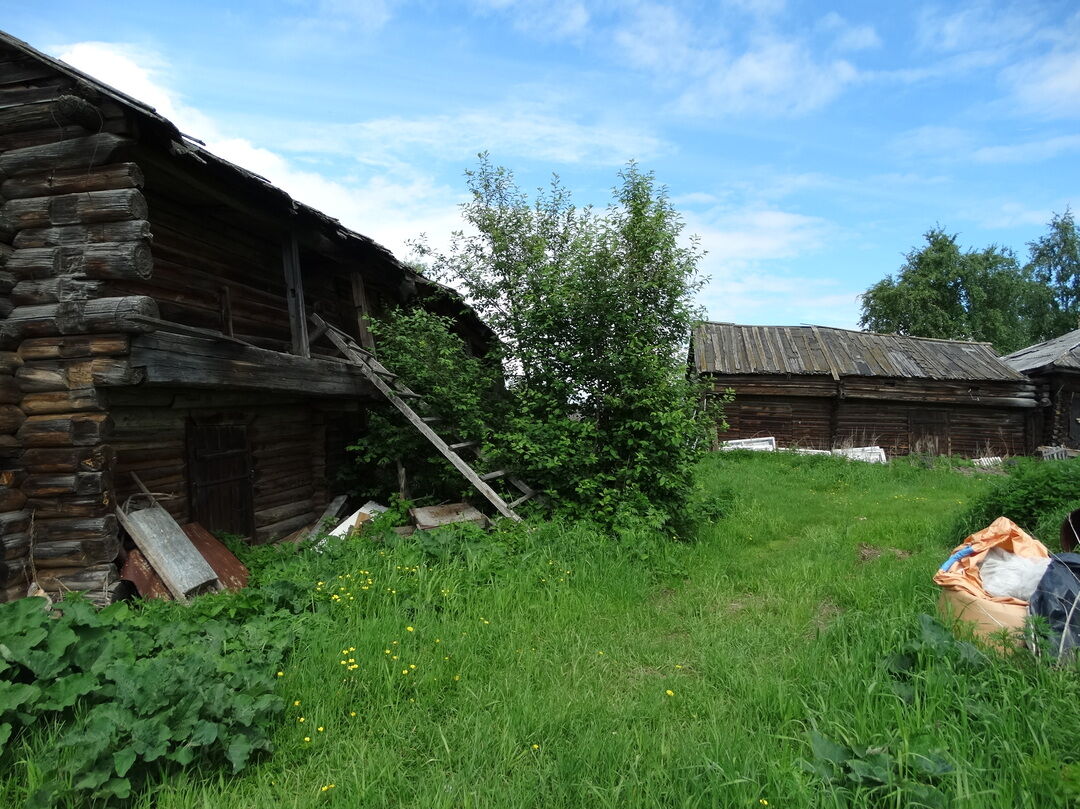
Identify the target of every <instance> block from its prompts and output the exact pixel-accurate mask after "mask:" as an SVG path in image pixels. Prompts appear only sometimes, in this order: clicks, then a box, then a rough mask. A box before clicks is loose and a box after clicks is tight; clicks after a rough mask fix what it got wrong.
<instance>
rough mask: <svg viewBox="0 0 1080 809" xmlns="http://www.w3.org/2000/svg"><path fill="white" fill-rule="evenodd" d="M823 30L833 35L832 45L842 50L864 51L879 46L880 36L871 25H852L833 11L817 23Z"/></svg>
mask: <svg viewBox="0 0 1080 809" xmlns="http://www.w3.org/2000/svg"><path fill="white" fill-rule="evenodd" d="M818 27H819V28H821V29H822V30H823V31H826V32H827V33H830V34H832V35H833V37H834V39H833V46H834V47H835V48H837V50H842V51H864V50H869V49H871V48H880V47H881V37H879V36H878V33H877V31H876V30H874V26H872V25H853V24H852V23H850V22H848V21H847V20H846V19H844V18H843V17H842V16H840V15H839V14H837V13H836V12H835V11H830V12H829V13H828V14H826V15H825V16H824V17H822V18H821V21H820V22H819V23H818Z"/></svg>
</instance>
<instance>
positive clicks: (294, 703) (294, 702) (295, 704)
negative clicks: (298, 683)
mask: <svg viewBox="0 0 1080 809" xmlns="http://www.w3.org/2000/svg"><path fill="white" fill-rule="evenodd" d="M293 706H294V707H296V708H299V707H300V700H293Z"/></svg>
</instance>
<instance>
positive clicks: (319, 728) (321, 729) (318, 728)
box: [315, 725, 326, 733]
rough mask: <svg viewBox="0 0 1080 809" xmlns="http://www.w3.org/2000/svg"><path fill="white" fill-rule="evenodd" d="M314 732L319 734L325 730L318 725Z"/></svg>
mask: <svg viewBox="0 0 1080 809" xmlns="http://www.w3.org/2000/svg"><path fill="white" fill-rule="evenodd" d="M315 730H317V731H319V733H322V732H323V731H324V730H326V728H324V727H323V726H322V725H319V726H318V727H317V728H315Z"/></svg>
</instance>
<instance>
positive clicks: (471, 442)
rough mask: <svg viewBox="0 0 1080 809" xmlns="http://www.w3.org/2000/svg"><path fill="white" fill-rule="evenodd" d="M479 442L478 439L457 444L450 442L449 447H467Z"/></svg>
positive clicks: (476, 444)
mask: <svg viewBox="0 0 1080 809" xmlns="http://www.w3.org/2000/svg"><path fill="white" fill-rule="evenodd" d="M479 444H480V442H479V441H462V442H461V443H459V444H451V445H450V449H452V450H459V449H468V448H469V447H475V446H478V445H479Z"/></svg>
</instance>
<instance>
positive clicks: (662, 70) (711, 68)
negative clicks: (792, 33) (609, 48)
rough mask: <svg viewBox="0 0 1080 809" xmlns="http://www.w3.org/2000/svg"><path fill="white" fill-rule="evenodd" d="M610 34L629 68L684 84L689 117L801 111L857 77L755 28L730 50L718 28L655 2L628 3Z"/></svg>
mask: <svg viewBox="0 0 1080 809" xmlns="http://www.w3.org/2000/svg"><path fill="white" fill-rule="evenodd" d="M710 36H711V37H712V39H710ZM613 40H614V43H615V45H616V46H617V47H618V48H619V50H620V52H621V53H622V55H623V57H624V58H626V59H627V60H628V61H629V62H630V63H631V64H633V65H634V66H636V67H641V68H645V69H648V70H651V71H654V72H656V73H657V75H658V76H659V77H660V78H661V80H662V81H664V82H665V83H670V84H675V85H682V86H683V87H684V89H683V90H682V92H681V93H680V94H679V97H678V99H677V101H676V104H675V106H676V109H678V110H679V111H680V112H682V113H684V114H688V115H692V116H704V117H719V116H725V115H743V114H750V115H761V116H766V117H785V116H795V115H802V114H804V113H807V112H811V111H813V110H816V109H819V108H821V107H823V106H825V105H826V104H828V103H829V102H831V101H832V100H833V99H834V98H836V96H837V95H839V94H840V92H841V91H842V90H843V89H844V88H845V87H846V86H847V85H849V84H851V83H852V82H854V81H855V80H856V79H857V78H858V71H857V70H856V69H855V67H854V66H853V65H852V64H851V63H850V62H848V61H846V60H843V59H831V60H824V61H823V60H820V59H818V58H816V57H815V55H814V54H813V53H812V51H811V50H810V48H809V46H808V45H807V44H806V43H805V42H803V41H801V40H800V39H797V38H785V37H781V36H779V35H777V34H775V33H770V32H758V33H754V34H752V35H751V36H750V37H749V39H748V41H747V43H746V45H745V47H743V48H735V47H733V46H732V44H731V43H728V42H725V41H723V32H720V33H714V34H711V35H710V34H707V33H705V32H703V31H702V29H701V27H700V26H694V25H692V24H691V22H690V20H688V19H687V18H686V17H684V16H683V15H681V14H680V13H679V12H678V11H676V10H675V9H674V8H672V7H670V6H662V5H658V4H656V3H639V4H637V5H636V6H634V9H633V11H632V13H631V14H630V15H629V17H628V19H627V20H625V21H624V22H623V24H621V25H620V26H619V27H618V28H616V30H615V32H614V35H613Z"/></svg>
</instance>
